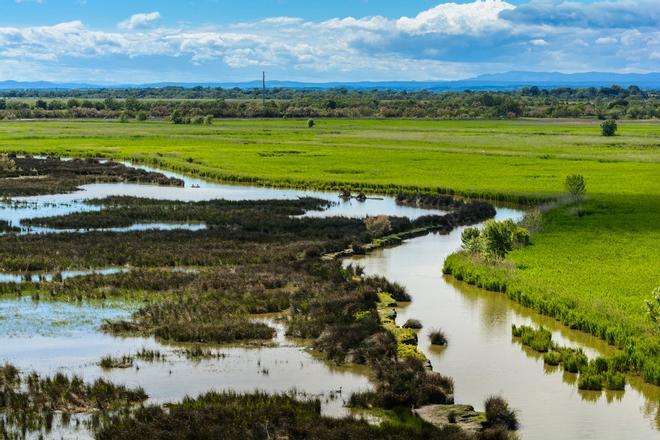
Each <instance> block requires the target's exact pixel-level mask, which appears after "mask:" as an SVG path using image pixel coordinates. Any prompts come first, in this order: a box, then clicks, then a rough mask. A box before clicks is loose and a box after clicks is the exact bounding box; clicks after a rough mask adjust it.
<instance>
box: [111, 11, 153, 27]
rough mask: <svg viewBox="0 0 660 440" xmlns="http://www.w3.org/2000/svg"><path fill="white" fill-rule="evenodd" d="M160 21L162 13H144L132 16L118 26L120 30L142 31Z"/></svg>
mask: <svg viewBox="0 0 660 440" xmlns="http://www.w3.org/2000/svg"><path fill="white" fill-rule="evenodd" d="M158 20H160V12H158V11H154V12H143V13H140V14H135V15H131V16H130V17H129V18H128V19H126V20H124V21H122V22H120V23H119V24H118V26H119V28H120V29H127V30H130V29H141V28H146V27H148V26H150V25H151V24H153V23H154V22H156V21H158Z"/></svg>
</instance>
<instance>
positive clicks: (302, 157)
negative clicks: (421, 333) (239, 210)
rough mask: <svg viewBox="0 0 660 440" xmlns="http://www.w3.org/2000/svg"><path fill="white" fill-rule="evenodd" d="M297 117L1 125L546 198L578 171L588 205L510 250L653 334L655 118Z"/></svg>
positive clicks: (329, 183)
mask: <svg viewBox="0 0 660 440" xmlns="http://www.w3.org/2000/svg"><path fill="white" fill-rule="evenodd" d="M598 124H599V123H598V121H574V120H560V121H523V120H518V121H428V120H421V121H418V120H410V121H409V120H377V121H373V120H330V121H326V120H322V121H317V126H316V127H315V128H313V129H307V128H306V121H300V120H270V121H262V120H240V121H223V120H218V121H216V123H215V125H213V126H211V127H205V126H175V125H172V124H167V123H162V122H148V123H136V122H131V123H129V124H119V123H117V122H103V121H101V122H99V121H24V122H6V121H5V122H0V150H6V151H10V150H11V151H29V152H32V153H46V152H50V153H56V154H61V155H104V156H109V157H115V158H125V159H127V158H137V159H140V160H145V161H148V162H152V163H158V164H160V165H161V166H165V167H168V168H171V169H177V170H180V171H186V172H190V173H198V174H200V175H203V176H206V177H211V178H218V179H228V180H238V181H256V182H260V183H270V184H280V185H300V184H307V185H310V186H316V187H325V188H330V187H333V188H339V187H342V186H344V185H346V186H348V185H352V186H354V187H358V186H363V187H370V188H378V187H380V188H381V189H383V190H389V191H396V190H397V189H398V188H397V187H406V188H410V189H412V188H419V189H423V190H429V191H430V190H435V189H452V190H454V191H457V192H459V193H463V194H474V195H485V196H492V197H495V196H498V197H500V198H503V199H509V200H514V199H516V197H518V196H527V197H531V198H549V197H554V196H556V195H559V194H561V193H562V192H563V191H564V189H563V181H564V178H565V177H566V176H567V175H569V174H583V175H584V176H585V178H586V181H587V191H588V195H589V197H590V201H589V202H588V203H587V208H588V210H589V214H588V215H586V216H583V217H577V216H575V215H573V214H571V213H570V209H571V208H560V209H557V210H555V211H552V212H550V213H549V214H547V215H546V217H545V225H544V228H543V231H542V232H540V233H539V234H537V235H536V236H535V237H534V244H533V246H530V247H527V248H525V249H521V250H516V251H514V252H513V253H512V254H511V260H512V261H514V262H515V263H516V264H517V265H518V266H519V267H520V269H516V270H515V274H514V275H515V277H516V279H518V280H520V282H521V284H522V285H524V286H525V288H527V289H529V290H531V291H534V292H541V293H542V294H543V295H547V296H551V297H553V298H555V299H556V300H557V301H561V302H565V303H566V304H569V305H570V307H572V308H574V309H575V311H576V312H579V313H580V314H583V315H584V316H587V317H593V318H594V319H596V318H597V319H598V320H599V321H604V322H610V323H612V324H613V325H614V324H616V325H619V326H623V327H625V329H626V330H627V331H629V332H631V334H636V335H640V336H641V335H644V337H651V336H652V335H653V334H654V331H655V330H654V329H653V328H652V326H651V324H650V323H649V322H648V320H647V317H646V316H645V314H644V311H643V306H644V300H645V299H647V298H648V297H649V296H650V294H651V291H652V290H653V288H654V287H656V286H658V285H660V270H659V268H660V123H658V122H627V121H626V122H621V123H620V124H619V135H618V136H615V137H612V138H604V137H601V136H600V131H599V127H598Z"/></svg>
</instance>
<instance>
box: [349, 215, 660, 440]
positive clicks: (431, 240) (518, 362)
mask: <svg viewBox="0 0 660 440" xmlns="http://www.w3.org/2000/svg"><path fill="white" fill-rule="evenodd" d="M519 215H520V213H517V212H515V211H511V210H506V209H500V210H498V217H500V218H511V217H513V218H515V217H517V216H519ZM462 230H463V228H459V229H456V230H454V231H452V232H451V233H450V234H449V235H428V236H424V237H419V238H415V239H413V240H409V241H406V242H405V243H404V244H403V245H401V246H398V247H395V248H388V249H381V250H378V251H375V252H373V253H371V254H369V255H367V256H361V257H356V258H353V259H349V260H347V261H346V263H349V262H353V263H357V264H359V265H361V266H363V267H364V268H365V272H366V274H368V275H382V276H384V277H386V278H388V279H389V280H390V281H396V282H399V283H401V284H403V285H404V286H405V287H407V288H408V291H409V293H410V294H411V295H412V302H411V303H410V304H409V305H407V306H406V307H403V308H401V309H399V310H398V317H397V323H398V324H399V325H401V324H403V323H404V322H405V321H406V320H408V319H409V318H415V319H419V320H420V321H421V322H422V324H423V325H424V328H423V329H422V330H421V331H420V335H419V341H420V343H419V348H420V349H421V350H422V351H423V352H424V354H426V356H427V357H428V358H429V359H430V361H431V363H432V365H433V369H434V370H435V371H438V372H440V373H442V374H444V375H447V376H450V377H452V378H453V379H454V383H455V398H456V401H457V403H466V404H471V405H475V406H476V407H482V406H483V405H482V404H483V402H484V400H485V399H486V398H487V397H488V396H490V395H494V394H497V395H502V396H503V397H505V398H506V399H507V400H508V401H509V402H510V404H511V405H512V406H513V407H514V408H517V409H518V410H519V418H520V420H521V423H522V428H521V431H520V433H521V437H522V438H524V439H547V438H553V439H581V440H583V439H584V440H586V439H594V440H596V439H597V440H606V439H612V440H615V439H616V440H619V439H622V438H628V439H654V438H660V433H659V432H658V430H659V429H660V418H659V415H658V406H659V402H660V389H659V388H658V387H653V386H650V385H644V384H642V383H641V381H640V380H634V386H632V385H630V384H629V385H627V386H626V390H625V392H603V393H600V392H582V391H579V390H578V389H577V382H576V381H577V377H576V376H575V375H572V374H564V373H563V372H562V371H561V370H560V369H557V368H554V369H553V368H545V367H544V364H543V358H542V356H540V355H538V354H537V353H534V352H533V351H531V350H528V349H526V348H525V347H523V346H522V345H521V344H519V343H517V342H515V341H513V340H512V337H511V325H512V324H516V325H520V324H527V325H534V326H540V325H543V326H544V327H546V328H547V329H549V330H551V331H552V332H553V340H555V341H556V342H559V343H560V344H563V345H568V346H575V347H583V348H584V349H585V353H586V354H587V355H588V356H595V355H597V354H599V353H602V354H606V353H608V352H611V350H612V348H611V347H609V346H608V345H607V344H606V343H604V342H602V341H601V340H598V339H597V338H594V337H591V336H589V335H587V334H585V333H581V332H577V331H572V330H570V329H568V328H567V327H565V326H562V325H561V324H559V323H558V322H557V321H555V320H553V319H550V318H547V317H544V316H541V315H539V314H537V313H535V312H533V311H531V310H530V309H526V308H524V307H522V306H520V305H519V304H517V303H514V302H513V301H510V300H508V299H507V298H506V297H505V296H504V295H501V294H496V293H492V292H487V291H484V290H482V289H478V288H475V287H472V286H468V285H466V284H465V283H461V282H458V281H455V280H453V279H451V278H448V277H444V276H443V274H442V265H443V261H444V259H445V258H446V257H447V255H449V254H450V253H452V252H454V251H455V250H456V249H458V248H459V247H460V237H461V232H462ZM434 328H441V329H442V330H443V331H444V333H445V334H446V335H447V338H448V340H449V344H448V346H447V347H446V348H438V347H433V346H431V344H430V342H429V339H428V334H429V332H430V331H431V330H433V329H434Z"/></svg>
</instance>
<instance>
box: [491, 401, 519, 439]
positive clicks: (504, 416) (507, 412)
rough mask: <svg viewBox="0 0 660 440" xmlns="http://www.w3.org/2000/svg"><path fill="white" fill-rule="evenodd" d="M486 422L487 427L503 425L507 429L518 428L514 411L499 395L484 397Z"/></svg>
mask: <svg viewBox="0 0 660 440" xmlns="http://www.w3.org/2000/svg"><path fill="white" fill-rule="evenodd" d="M485 407H486V423H487V425H488V426H489V427H495V426H503V427H505V428H507V429H508V430H511V431H515V430H516V429H518V426H519V423H518V417H517V416H516V412H515V411H514V410H513V409H511V408H509V404H508V403H507V401H506V400H504V399H503V398H501V397H497V396H491V397H489V398H488V399H486V404H485Z"/></svg>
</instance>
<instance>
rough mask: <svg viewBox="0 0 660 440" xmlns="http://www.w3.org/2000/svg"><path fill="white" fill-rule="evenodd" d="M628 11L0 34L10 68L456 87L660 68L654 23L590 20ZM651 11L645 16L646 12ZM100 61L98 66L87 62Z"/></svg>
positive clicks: (505, 7) (520, 10) (498, 2)
mask: <svg viewBox="0 0 660 440" xmlns="http://www.w3.org/2000/svg"><path fill="white" fill-rule="evenodd" d="M640 1H642V2H646V1H647V0H640ZM615 6H616V7H615ZM628 6H629V0H614V1H609V2H607V4H606V5H605V3H604V2H598V1H597V2H595V3H592V4H582V3H570V2H566V1H563V0H545V1H539V0H532V1H531V2H530V3H527V4H523V5H514V4H512V3H508V2H506V1H504V0H474V1H472V2H470V3H443V4H439V5H438V6H435V7H432V8H430V9H428V10H425V11H422V12H420V13H419V14H417V15H415V16H412V17H399V18H386V17H382V16H373V17H361V18H360V17H358V18H356V17H337V18H332V19H328V20H323V21H309V20H304V19H301V18H295V17H270V18H266V19H263V20H260V21H255V22H244V23H233V24H228V25H222V26H214V27H212V26H206V27H204V28H203V30H200V28H195V27H192V26H189V27H187V26H182V27H180V28H175V29H174V28H168V27H164V26H159V25H158V24H157V22H158V20H159V19H160V14H159V13H158V12H151V13H142V14H136V15H133V16H132V17H130V18H129V19H127V20H125V21H124V22H122V23H120V24H119V26H118V29H117V30H116V31H114V32H109V31H100V30H95V29H93V28H90V27H88V26H86V25H85V24H84V23H82V22H80V21H71V22H66V23H60V24H54V25H51V26H31V27H0V58H1V59H3V60H4V62H5V64H6V65H9V64H7V63H9V62H16V63H21V62H22V63H26V65H27V63H29V64H30V65H31V66H33V65H34V64H35V63H36V64H39V63H44V65H45V63H48V66H49V69H48V71H52V70H53V69H52V68H50V67H52V66H53V65H57V63H60V62H62V60H66V63H63V64H66V66H67V68H75V67H80V68H81V69H82V68H83V67H82V66H85V68H88V69H91V68H92V67H90V66H93V68H94V69H98V66H99V65H102V66H104V67H106V66H107V69H112V68H113V67H112V66H117V65H121V66H123V68H126V69H140V68H144V69H145V72H147V71H148V69H153V65H152V64H150V63H152V62H156V61H157V62H158V63H160V64H159V68H158V71H159V72H161V71H162V70H163V66H164V67H165V68H169V69H172V71H175V72H176V71H179V72H180V71H188V70H190V69H193V70H194V69H197V68H199V70H200V71H203V72H204V74H205V75H212V74H214V75H223V77H224V78H227V77H230V76H231V75H230V73H231V72H248V71H251V70H250V69H255V68H268V70H269V71H270V72H276V73H277V72H279V75H280V76H281V77H288V78H299V79H300V78H306V79H310V78H311V79H318V78H320V77H321V76H322V75H327V77H326V78H327V79H346V78H351V79H353V78H360V79H394V78H396V79H455V78H459V77H466V76H470V75H473V74H477V73H482V72H488V71H491V72H492V71H502V70H521V69H526V70H553V71H554V70H564V71H572V70H573V71H574V70H631V69H633V70H635V69H636V70H642V71H649V70H659V66H658V61H657V60H658V54H659V53H660V29H658V27H657V26H655V27H644V26H642V25H644V24H645V23H646V24H648V20H647V19H643V18H641V17H637V16H635V18H633V17H632V16H626V15H623V14H622V15H621V19H620V20H619V21H618V23H617V24H616V26H614V25H608V24H607V23H608V22H609V21H612V19H611V18H607V17H610V15H608V14H604V15H602V16H601V17H600V18H598V19H597V18H593V17H591V16H592V15H594V14H596V13H597V12H602V11H614V10H616V11H619V12H620V11H622V10H624V9H626V8H627V7H628ZM647 6H648V7H649V9H652V7H653V4H651V3H649V4H648V5H647ZM590 8H593V9H590ZM608 8H609V9H608ZM656 10H657V8H656ZM592 12H593V13H592ZM647 12H648V15H649V16H651V17H653V16H654V14H655V12H654V11H650V10H649V11H647ZM544 14H546V15H544ZM585 16H588V17H587V18H584V17H585ZM625 17H628V18H625ZM585 20H586V21H585ZM585 23H586V24H589V23H591V25H589V26H585ZM633 23H634V24H633ZM138 30H139V32H138ZM96 59H102V60H103V63H98V62H97V63H94V62H93V60H96ZM113 63H114V64H113ZM94 72H97V70H94ZM152 72H153V70H152Z"/></svg>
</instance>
